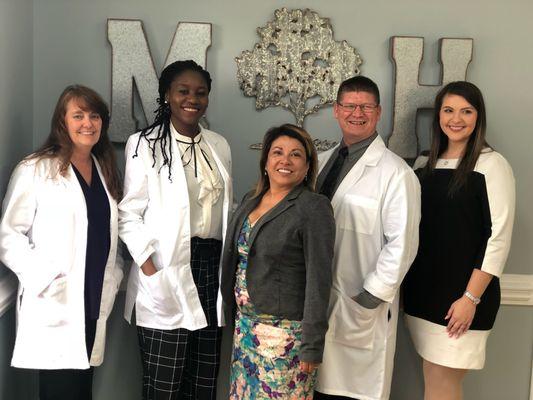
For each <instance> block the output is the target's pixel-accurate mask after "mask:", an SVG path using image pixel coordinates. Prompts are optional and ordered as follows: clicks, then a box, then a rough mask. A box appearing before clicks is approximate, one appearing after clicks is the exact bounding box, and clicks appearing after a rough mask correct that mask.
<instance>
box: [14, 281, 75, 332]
mask: <svg viewBox="0 0 533 400" xmlns="http://www.w3.org/2000/svg"><path fill="white" fill-rule="evenodd" d="M26 311H27V312H28V313H31V315H32V319H33V320H34V322H35V323H37V324H38V325H40V326H61V325H64V324H66V322H67V319H68V318H67V317H68V315H67V314H68V313H67V277H66V276H60V277H58V278H56V279H54V280H53V281H52V283H50V285H48V287H47V288H46V289H44V290H43V291H42V292H41V293H40V294H39V295H37V296H36V297H32V298H28V296H26V297H25V298H24V300H22V303H21V312H22V313H25V312H26Z"/></svg>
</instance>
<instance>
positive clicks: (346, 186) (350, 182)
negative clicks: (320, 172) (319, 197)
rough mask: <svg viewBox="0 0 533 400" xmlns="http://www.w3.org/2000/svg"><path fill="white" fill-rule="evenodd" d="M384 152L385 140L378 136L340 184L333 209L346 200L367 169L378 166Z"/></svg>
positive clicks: (334, 196)
mask: <svg viewBox="0 0 533 400" xmlns="http://www.w3.org/2000/svg"><path fill="white" fill-rule="evenodd" d="M384 151H385V143H384V142H383V139H381V136H379V135H378V136H377V137H376V139H374V141H373V142H372V143H370V146H368V149H367V150H366V151H365V153H364V154H363V156H362V157H361V158H360V159H359V161H357V162H356V163H355V165H354V166H353V168H352V169H351V170H350V172H348V174H347V175H346V176H345V177H344V179H343V180H342V182H341V183H340V185H339V187H338V188H337V191H336V192H335V194H334V195H333V198H332V199H331V205H332V206H333V209H337V207H338V206H339V204H340V202H341V201H342V199H343V198H344V195H345V194H346V193H347V192H348V191H349V190H350V189H351V188H352V187H353V186H355V185H356V184H357V182H358V181H359V179H361V176H362V175H363V173H364V171H365V169H366V168H368V167H373V166H376V165H377V163H378V161H379V160H380V159H381V156H382V155H383V152H384Z"/></svg>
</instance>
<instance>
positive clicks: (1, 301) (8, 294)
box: [0, 272, 18, 317]
mask: <svg viewBox="0 0 533 400" xmlns="http://www.w3.org/2000/svg"><path fill="white" fill-rule="evenodd" d="M17 285H18V280H17V277H16V276H15V275H14V274H13V273H12V272H9V273H7V274H5V275H3V276H2V277H1V278H0V317H1V316H2V315H4V313H5V312H6V311H7V310H9V307H11V306H12V305H13V303H14V302H15V297H16V293H17Z"/></svg>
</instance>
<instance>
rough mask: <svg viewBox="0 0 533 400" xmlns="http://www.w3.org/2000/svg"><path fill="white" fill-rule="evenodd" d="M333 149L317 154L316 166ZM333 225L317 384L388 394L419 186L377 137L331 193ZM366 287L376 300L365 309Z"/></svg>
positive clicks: (333, 390) (414, 244)
mask: <svg viewBox="0 0 533 400" xmlns="http://www.w3.org/2000/svg"><path fill="white" fill-rule="evenodd" d="M333 151H334V150H330V151H328V152H325V153H322V154H321V155H320V158H319V168H322V167H323V166H324V165H325V164H326V162H327V160H328V159H329V157H330V156H331V155H332V153H333ZM332 206H333V210H334V212H335V220H336V225H337V230H336V243H335V256H334V260H333V286H332V294H331V300H330V311H329V312H330V317H329V330H328V333H327V335H326V345H325V349H324V360H323V363H322V365H321V367H320V369H319V376H318V383H317V390H318V391H320V392H323V393H327V394H333V395H339V396H346V397H353V398H357V399H361V400H370V399H371V400H378V399H379V400H383V399H388V398H389V392H390V384H391V378H392V368H393V360H394V350H395V341H396V323H397V319H398V292H399V287H400V284H401V282H402V279H403V277H404V275H405V274H406V273H407V270H408V269H409V267H410V265H411V263H412V262H413V260H414V258H415V256H416V251H417V248H418V224H419V222H420V185H419V182H418V179H417V177H416V175H415V174H414V173H413V171H412V170H411V168H410V167H409V166H408V165H407V164H406V163H405V162H404V161H403V160H402V159H401V158H400V157H398V156H397V155H395V154H394V153H392V152H391V151H390V150H388V149H387V148H386V147H385V143H384V142H383V140H382V139H381V137H380V136H378V137H377V138H376V139H375V140H374V141H373V142H372V143H371V144H370V146H369V147H368V149H367V150H366V152H365V153H364V154H363V156H362V157H361V159H360V160H359V161H358V162H357V163H356V164H355V165H354V167H353V168H352V169H351V170H350V172H349V173H348V174H347V175H346V177H345V178H344V179H343V181H342V182H341V184H340V185H339V187H338V189H337V191H336V192H335V195H334V196H333V199H332ZM363 288H364V289H366V290H367V291H369V292H370V293H371V294H373V295H374V296H376V297H378V298H380V299H381V300H384V303H382V304H381V305H379V306H378V307H377V308H376V309H366V308H364V307H362V306H361V305H359V304H358V303H356V302H355V301H354V300H352V297H353V296H356V295H357V294H358V293H360V292H361V291H362V290H363Z"/></svg>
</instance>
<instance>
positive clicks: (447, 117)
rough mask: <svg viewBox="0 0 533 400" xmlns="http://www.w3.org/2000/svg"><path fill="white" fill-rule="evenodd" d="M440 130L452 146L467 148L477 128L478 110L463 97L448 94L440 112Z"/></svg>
mask: <svg viewBox="0 0 533 400" xmlns="http://www.w3.org/2000/svg"><path fill="white" fill-rule="evenodd" d="M439 122H440V128H441V129H442V131H443V132H444V134H445V135H446V136H447V137H448V146H449V145H450V144H453V145H459V146H462V147H463V148H464V147H466V145H467V143H468V139H469V138H470V135H472V132H473V131H474V129H475V128H476V122H477V110H476V109H475V108H474V106H473V105H472V104H470V103H469V102H468V101H466V99H465V98H464V97H462V96H459V95H455V94H447V95H446V96H444V99H443V100H442V105H441V108H440V111H439Z"/></svg>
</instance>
